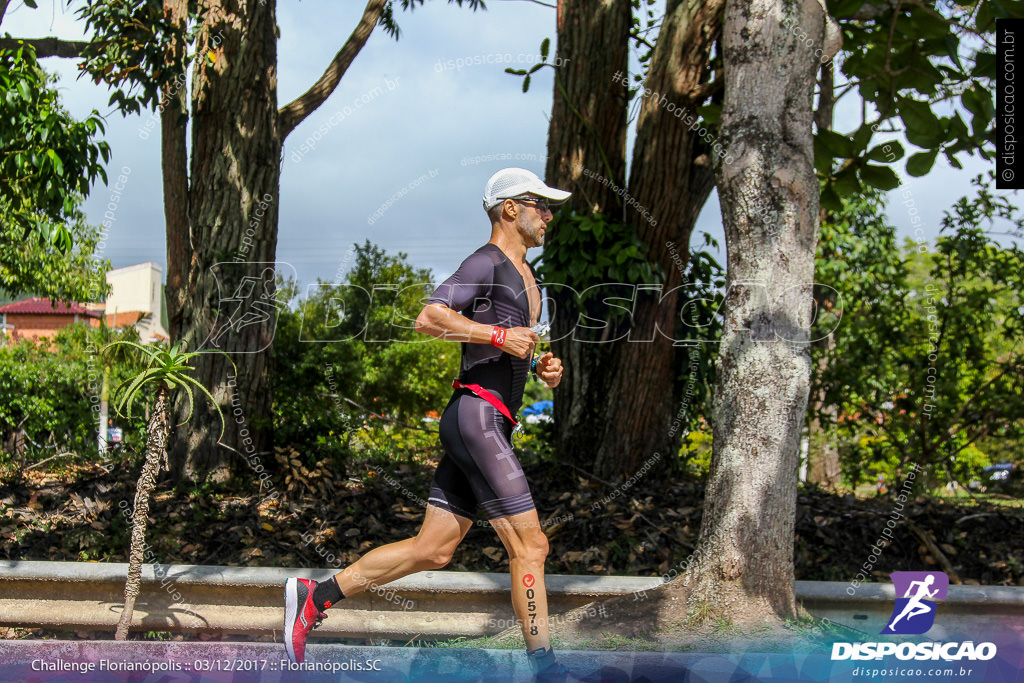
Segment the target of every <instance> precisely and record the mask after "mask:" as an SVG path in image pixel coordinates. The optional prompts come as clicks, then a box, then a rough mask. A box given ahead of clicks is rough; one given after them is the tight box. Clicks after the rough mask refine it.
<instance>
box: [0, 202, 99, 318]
mask: <svg viewBox="0 0 1024 683" xmlns="http://www.w3.org/2000/svg"><path fill="white" fill-rule="evenodd" d="M72 216H73V218H71V219H70V222H69V223H68V224H67V225H66V229H67V230H68V232H69V234H70V247H69V248H68V250H67V251H66V252H63V253H61V252H60V251H59V250H58V249H57V248H55V247H54V246H53V245H52V244H46V243H43V242H42V241H41V240H38V239H25V237H24V233H23V231H22V228H21V227H20V226H19V225H18V222H17V221H16V220H14V219H13V218H12V217H11V212H10V211H9V210H8V205H7V203H6V202H5V200H3V199H0V244H2V245H4V248H3V249H0V292H3V293H4V294H6V295H7V296H8V297H17V296H20V295H23V294H34V295H38V296H45V297H49V298H51V299H54V300H57V301H98V300H100V299H102V298H103V296H104V295H105V294H106V293H107V288H108V286H107V281H106V272H107V271H108V270H109V269H110V262H109V261H107V260H105V259H104V260H98V259H97V258H95V257H94V255H93V254H94V253H95V250H96V245H97V244H98V243H99V242H100V238H101V232H100V230H99V229H98V228H96V227H93V226H90V225H87V224H86V223H85V219H84V216H83V215H82V214H81V212H80V211H79V210H78V209H77V208H76V209H75V211H74V213H73V214H72Z"/></svg>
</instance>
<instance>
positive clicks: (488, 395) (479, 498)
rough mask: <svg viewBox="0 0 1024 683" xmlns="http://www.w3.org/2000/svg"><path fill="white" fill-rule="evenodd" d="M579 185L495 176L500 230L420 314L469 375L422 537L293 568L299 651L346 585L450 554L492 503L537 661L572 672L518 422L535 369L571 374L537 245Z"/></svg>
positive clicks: (544, 671) (551, 382) (456, 401)
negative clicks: (558, 638) (309, 575)
mask: <svg viewBox="0 0 1024 683" xmlns="http://www.w3.org/2000/svg"><path fill="white" fill-rule="evenodd" d="M569 196H570V193H569V192H566V191H564V190H557V189H555V188H552V187H548V186H547V185H546V184H545V183H544V182H543V181H542V180H541V179H540V178H538V177H537V176H536V175H535V174H533V173H531V172H530V171H526V170H524V169H520V168H506V169H504V170H502V171H499V172H497V173H495V174H494V175H493V176H491V178H490V180H488V181H487V184H486V186H485V189H484V198H483V203H484V209H485V210H486V211H487V216H488V218H489V219H490V222H491V239H490V241H489V242H487V244H485V245H484V246H482V247H480V248H479V249H477V250H476V251H475V252H474V253H473V254H471V255H470V256H469V257H468V258H467V259H466V260H465V261H463V262H462V265H461V266H459V269H458V270H457V271H456V272H455V274H454V275H452V276H451V277H450V278H448V279H447V280H446V281H445V282H444V283H443V284H441V286H439V287H438V288H437V290H435V291H434V293H433V294H432V295H431V297H430V298H429V299H428V301H427V305H426V306H424V308H423V311H422V312H421V313H420V315H419V317H418V318H417V319H416V329H417V330H418V331H420V332H423V333H424V334H429V335H431V336H433V337H438V338H440V339H446V340H450V341H460V342H462V365H461V372H460V376H459V379H458V380H456V381H455V382H454V383H453V386H454V387H455V389H456V390H455V392H454V393H453V394H452V397H451V400H450V401H449V402H448V406H447V407H446V408H445V411H444V414H443V415H442V417H441V422H440V437H441V444H442V446H443V447H444V456H443V457H442V458H441V462H440V463H439V464H438V466H437V471H436V473H435V475H434V481H433V483H432V485H431V488H430V496H429V499H428V501H427V511H426V515H425V517H424V519H423V525H422V526H421V527H420V530H419V534H418V535H417V536H416V537H415V538H409V539H406V540H404V541H399V542H397V543H391V544H388V545H385V546H382V547H380V548H375V549H374V550H371V551H370V552H368V553H367V554H366V555H364V556H363V557H361V558H359V560H357V561H356V562H355V563H353V564H352V565H350V566H348V567H346V568H345V569H344V570H343V571H341V572H340V573H338V574H336V575H335V576H333V577H332V578H331V579H329V580H327V581H324V582H322V583H317V582H316V581H311V580H309V579H299V578H291V579H288V581H287V583H286V584H285V606H286V609H285V645H286V647H287V649H288V655H289V657H291V658H292V659H293V660H295V661H299V662H301V661H303V658H304V655H305V649H306V638H307V636H308V634H309V632H310V631H311V630H312V629H313V628H315V627H316V625H317V624H318V623H319V621H320V619H322V618H324V617H326V616H327V615H326V614H325V610H327V609H328V608H330V607H332V606H334V605H336V604H337V603H338V601H339V600H341V599H342V598H344V597H345V596H350V595H354V594H355V593H358V592H360V591H362V590H365V589H366V588H369V587H373V586H380V585H383V584H386V583H388V582H390V581H394V580H395V579H398V578H401V577H403V576H406V575H408V574H412V573H414V572H420V571H427V570H432V569H440V568H442V567H444V566H445V565H446V564H448V562H449V561H450V560H451V558H452V554H453V553H454V552H455V548H456V547H457V546H458V545H459V543H460V542H461V541H462V539H463V538H464V537H465V535H466V532H467V531H469V528H470V526H471V525H472V524H473V519H474V517H475V516H476V513H477V510H478V508H480V509H482V510H483V512H484V514H485V515H486V516H487V519H488V520H489V521H490V523H491V526H492V527H493V528H494V530H495V531H497V533H498V536H499V537H500V538H501V542H502V543H503V544H504V545H505V549H506V550H507V551H508V554H509V558H510V563H509V564H510V570H511V574H512V606H513V608H514V609H515V613H516V617H517V618H518V620H519V622H520V623H521V624H522V629H523V636H524V638H525V639H526V649H527V655H528V656H529V660H530V664H531V667H532V669H533V671H534V672H535V673H537V674H538V680H564V676H565V675H566V671H565V669H564V667H562V666H561V664H559V663H558V662H556V661H555V656H554V653H553V652H552V650H551V647H550V641H549V638H548V609H547V593H546V592H545V588H544V560H545V558H546V557H547V554H548V540H547V537H546V536H545V535H544V532H543V531H542V530H541V527H540V520H539V518H538V515H537V509H536V508H535V507H534V503H533V497H532V496H531V494H530V488H529V486H528V485H527V482H526V477H525V475H524V474H523V470H522V467H520V465H519V461H518V460H517V459H516V456H515V454H514V453H513V452H512V446H511V434H512V428H513V416H514V415H516V413H517V412H518V411H519V407H520V405H521V404H522V399H523V389H524V387H525V385H526V380H527V376H528V374H530V372H533V373H534V374H535V375H536V376H537V377H538V378H539V379H540V380H541V381H543V382H544V383H545V384H547V385H548V386H549V387H552V388H554V387H556V386H558V383H559V382H560V381H561V379H562V363H561V361H560V360H559V359H557V358H555V357H554V356H553V354H551V353H545V354H544V355H543V356H540V357H539V358H534V357H533V351H534V348H535V345H536V344H537V342H538V341H540V338H539V337H538V336H537V334H536V333H534V332H533V331H532V330H531V329H530V328H531V327H532V326H534V325H536V324H537V322H538V319H539V318H540V313H541V297H540V292H539V290H538V288H537V285H536V281H535V280H534V277H533V272H532V270H531V269H530V267H529V265H527V263H526V250H527V249H529V248H530V247H539V246H541V245H543V244H544V232H545V230H546V228H547V224H548V221H550V220H551V218H552V213H551V208H550V203H552V202H554V203H560V202H563V201H565V200H566V199H568V198H569ZM460 313H461V314H462V315H460Z"/></svg>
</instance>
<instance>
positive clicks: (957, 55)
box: [815, 0, 1024, 210]
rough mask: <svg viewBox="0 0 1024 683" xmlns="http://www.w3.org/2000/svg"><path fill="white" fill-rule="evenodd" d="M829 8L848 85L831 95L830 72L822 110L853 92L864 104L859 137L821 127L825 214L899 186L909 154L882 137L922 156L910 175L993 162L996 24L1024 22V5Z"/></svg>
mask: <svg viewBox="0 0 1024 683" xmlns="http://www.w3.org/2000/svg"><path fill="white" fill-rule="evenodd" d="M828 7H829V11H830V13H831V14H832V15H833V16H834V17H835V18H836V19H837V20H838V22H839V24H840V26H841V27H842V31H843V53H842V58H841V59H840V60H839V62H838V69H836V71H837V72H838V75H839V76H840V77H841V78H842V79H843V80H842V81H841V82H838V83H835V87H836V88H837V89H838V93H832V92H829V91H828V90H827V88H828V87H830V86H831V85H832V83H833V75H832V74H828V76H827V77H824V76H825V72H826V71H830V70H832V69H833V65H832V64H830V63H829V64H825V66H824V69H823V80H822V89H823V92H822V94H821V98H822V99H821V100H820V101H819V102H822V101H823V102H824V103H825V106H826V108H827V109H828V111H831V106H832V103H833V102H834V100H838V99H841V98H842V97H843V96H844V95H846V94H847V93H849V92H854V91H855V92H856V94H857V95H859V97H860V99H861V101H862V103H863V104H862V107H861V112H862V116H861V121H860V123H859V124H858V125H857V126H856V127H855V128H854V129H852V130H849V131H845V132H833V131H831V130H828V129H827V127H825V126H823V125H822V121H819V123H818V133H817V135H816V136H815V165H816V167H817V169H818V172H819V173H820V174H822V175H823V177H825V178H826V179H827V180H828V182H827V183H826V185H825V187H824V189H823V191H822V195H821V202H822V206H824V207H825V208H827V209H829V210H838V209H840V207H841V203H840V201H839V198H840V197H849V196H852V195H854V194H859V193H860V192H861V191H863V190H864V189H865V188H877V189H880V190H892V189H894V188H896V187H897V186H898V185H899V179H898V177H897V175H896V173H895V172H894V171H893V169H892V165H894V164H895V163H897V162H900V161H902V160H903V158H904V156H905V155H906V151H905V150H904V149H903V147H902V145H900V144H899V143H897V142H888V143H883V144H873V143H874V142H875V140H876V134H877V133H879V132H886V131H888V130H894V131H902V132H903V133H904V135H905V136H906V139H907V141H908V142H910V144H912V145H914V146H915V147H916V148H918V150H917V151H912V153H911V154H910V156H909V157H908V158H907V159H906V162H905V169H906V172H907V173H908V174H909V175H911V176H923V175H926V174H927V173H928V172H929V171H930V170H931V168H932V165H933V164H934V163H935V159H936V158H937V156H938V155H939V153H942V154H943V156H944V157H945V158H946V159H947V161H948V162H949V164H950V165H951V166H953V167H954V168H962V165H961V163H960V157H961V156H962V155H963V154H965V153H966V154H968V155H971V154H975V153H977V154H978V155H979V156H980V157H981V158H982V159H986V160H988V159H994V158H995V156H994V155H995V146H994V140H995V138H994V136H995V116H994V114H995V108H994V106H993V103H992V94H991V93H992V92H993V91H994V89H995V78H996V55H995V20H996V19H997V18H1011V17H1013V18H1020V17H1024V6H1022V5H1021V3H1002V2H993V1H991V0H975V1H974V2H963V3H940V2H928V1H925V2H905V3H890V2H888V1H887V0H869V2H867V3H865V2H863V0H834V1H830V2H828ZM833 98H834V99H833ZM968 120H969V121H970V123H969V124H968V123H967V121H968Z"/></svg>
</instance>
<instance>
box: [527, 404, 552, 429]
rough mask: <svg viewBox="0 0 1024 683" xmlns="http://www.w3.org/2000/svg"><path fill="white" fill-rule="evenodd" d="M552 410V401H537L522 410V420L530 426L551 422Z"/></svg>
mask: <svg viewBox="0 0 1024 683" xmlns="http://www.w3.org/2000/svg"><path fill="white" fill-rule="evenodd" d="M554 410H555V403H554V401H537V402H536V403H532V404H530V405H528V406H526V407H525V408H523V420H524V421H525V422H528V423H530V424H536V423H538V422H551V413H553V412H554Z"/></svg>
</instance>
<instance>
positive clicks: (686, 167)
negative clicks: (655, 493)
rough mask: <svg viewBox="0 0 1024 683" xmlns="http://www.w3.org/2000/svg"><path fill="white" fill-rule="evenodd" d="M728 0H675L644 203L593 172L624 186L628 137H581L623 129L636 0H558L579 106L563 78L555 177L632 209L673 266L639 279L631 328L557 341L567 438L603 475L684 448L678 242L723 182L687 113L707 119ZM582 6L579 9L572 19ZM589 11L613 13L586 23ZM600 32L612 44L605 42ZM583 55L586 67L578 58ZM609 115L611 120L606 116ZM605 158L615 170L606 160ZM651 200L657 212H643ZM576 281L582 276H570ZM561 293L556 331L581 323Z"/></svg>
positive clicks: (592, 199) (636, 177)
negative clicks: (591, 339) (598, 8)
mask: <svg viewBox="0 0 1024 683" xmlns="http://www.w3.org/2000/svg"><path fill="white" fill-rule="evenodd" d="M625 4H628V3H625ZM722 4H723V3H722V0H712V1H710V2H700V1H699V0H687V1H686V2H683V1H681V0H673V1H672V2H670V3H669V7H668V13H667V14H666V17H665V20H664V23H663V24H662V28H661V32H660V35H659V37H658V42H657V44H656V46H655V49H654V52H653V54H652V58H651V67H650V72H649V74H648V77H647V81H646V82H645V84H644V85H645V89H646V92H648V93H652V94H653V93H657V96H656V97H655V96H649V97H645V98H644V99H643V102H642V105H641V108H640V116H639V123H638V129H637V141H636V144H635V146H634V150H633V166H632V169H631V172H630V180H629V188H628V197H631V198H632V199H633V200H635V204H634V207H642V208H624V207H628V202H627V200H626V199H620V195H619V194H617V193H615V192H614V190H615V189H616V188H615V187H606V186H605V184H604V183H603V182H602V179H601V178H599V177H594V174H600V176H602V177H605V178H608V179H609V180H610V181H611V183H609V185H611V184H612V183H614V185H615V186H617V187H618V188H623V187H624V184H623V180H622V177H621V176H620V175H618V173H619V169H620V168H622V165H623V164H624V162H623V164H619V163H618V157H613V155H612V154H611V151H612V150H624V146H616V145H614V144H612V143H611V142H606V143H603V144H602V149H604V150H605V151H606V154H605V155H604V156H601V155H599V154H598V150H596V149H590V148H587V147H586V145H584V144H581V143H580V142H579V141H580V140H588V139H593V138H594V136H595V133H592V132H591V131H592V130H593V131H596V135H602V136H607V137H608V138H612V139H613V140H615V141H617V140H618V139H619V137H618V136H619V135H620V131H621V134H622V137H623V139H624V133H625V127H626V122H625V114H626V110H627V104H626V98H625V92H624V88H620V87H618V86H617V85H616V84H615V82H613V81H612V76H614V75H615V74H616V73H617V72H618V73H622V74H625V73H626V69H625V66H624V57H623V56H622V55H620V54H619V53H618V52H617V48H618V47H619V46H622V48H623V49H625V46H626V44H627V42H628V21H629V17H628V15H627V14H625V13H626V12H627V11H628V8H626V9H625V10H624V9H623V8H621V7H616V8H615V11H616V13H615V14H614V17H615V21H614V22H612V21H608V18H607V17H604V16H603V15H601V14H600V13H595V12H594V11H593V9H592V7H591V6H590V5H591V3H586V2H579V1H574V2H565V1H563V2H560V3H559V23H558V55H559V56H560V57H562V58H563V59H565V60H569V61H568V62H567V63H568V64H569V65H570V67H569V68H563V69H562V70H561V71H560V72H559V73H560V74H561V77H562V79H564V80H563V82H564V89H565V92H566V93H568V94H569V98H570V101H571V103H572V104H573V105H574V106H572V107H569V106H568V105H567V104H566V103H565V101H564V96H563V93H562V91H561V89H560V87H559V82H558V81H556V85H555V106H554V107H553V108H552V117H551V126H550V128H549V136H548V149H549V161H548V168H547V173H548V182H549V183H551V184H554V185H555V186H558V187H562V186H564V187H566V188H567V189H571V190H573V191H574V192H575V193H576V195H575V196H574V197H573V202H574V204H573V208H575V209H577V210H579V211H602V212H604V213H606V214H608V215H611V216H615V217H621V218H624V219H625V220H627V221H628V222H629V223H630V224H631V225H632V226H633V227H634V229H635V230H636V232H637V234H638V236H639V237H640V238H641V239H642V240H643V241H644V242H646V244H647V245H648V247H649V248H650V251H649V258H650V259H651V260H652V261H654V262H656V263H658V264H659V265H660V266H661V268H662V270H663V271H664V272H665V274H666V281H665V282H664V283H661V288H660V289H659V288H658V284H657V283H655V284H654V289H653V290H649V289H648V290H640V291H638V294H637V296H636V300H635V303H634V305H633V317H632V320H631V321H630V327H631V330H630V334H629V338H628V340H625V339H624V340H622V341H618V342H611V343H586V342H580V341H574V340H573V339H572V338H571V337H570V338H567V339H565V340H563V341H560V342H553V344H552V346H553V349H554V351H555V354H556V355H558V356H560V357H561V358H562V359H563V361H564V362H565V365H566V378H565V380H563V382H562V384H561V385H560V386H559V388H558V389H556V390H555V399H556V400H555V420H556V422H557V424H558V426H559V427H558V442H559V443H558V450H559V452H560V453H561V454H563V456H564V457H566V458H567V459H568V460H570V461H571V462H574V463H576V464H578V465H580V466H581V467H584V468H586V469H592V470H593V471H594V472H595V473H596V474H598V475H599V476H601V477H607V478H614V477H619V476H629V475H630V474H631V473H634V472H636V471H637V470H638V469H639V468H640V466H641V465H642V464H643V463H644V462H645V461H649V460H650V459H651V458H653V457H654V456H655V454H661V455H662V456H671V455H674V454H675V452H676V451H677V450H678V446H679V439H680V438H681V436H682V431H679V430H673V429H672V428H671V427H672V423H673V419H674V417H675V416H676V414H677V413H678V411H679V409H680V408H681V404H680V401H679V398H680V396H681V395H682V393H683V392H682V385H683V383H682V382H679V381H677V375H678V367H679V365H680V353H679V352H678V351H677V349H676V348H674V347H673V344H672V341H671V339H672V337H673V336H674V335H675V333H676V329H677V324H676V321H677V320H678V313H679V309H680V306H681V304H682V302H680V301H679V297H678V293H673V292H672V290H674V289H675V288H676V287H678V286H679V285H680V284H681V283H682V277H681V276H682V273H681V272H680V269H679V268H678V267H677V266H676V264H675V262H674V261H673V258H672V252H671V251H670V250H669V246H670V244H669V243H671V246H672V247H674V249H675V250H677V251H678V252H679V253H681V254H683V255H684V256H685V255H686V254H688V252H689V241H690V232H691V231H692V229H693V226H694V224H695V223H696V220H697V216H698V215H699V213H700V210H701V208H702V207H703V205H704V202H705V201H706V200H707V198H708V195H709V194H710V192H711V189H712V188H713V187H714V182H713V181H714V175H713V172H712V160H711V156H710V155H709V154H708V152H709V147H710V145H709V144H708V136H707V135H705V137H704V138H701V137H699V136H698V135H697V134H696V132H697V131H696V130H690V126H689V125H688V124H687V123H684V117H685V116H686V115H687V114H688V115H690V116H692V117H693V119H692V120H697V119H698V118H699V117H697V115H696V107H697V106H699V105H701V104H702V103H704V102H705V101H706V100H707V98H708V97H709V96H710V94H711V92H712V91H711V90H710V89H708V88H707V80H708V74H709V70H708V65H709V63H710V59H711V52H712V48H713V46H714V43H715V40H716V38H717V36H718V31H719V27H720V25H721V10H722ZM610 11H611V10H608V12H609V13H610ZM573 17H581V18H580V19H577V20H576V21H575V22H574V21H573ZM583 18H586V20H589V21H592V22H593V21H597V20H598V19H604V20H606V21H608V23H607V25H601V26H588V25H586V24H585V23H583V22H584V19H583ZM581 26H582V27H583V28H585V29H586V30H585V31H584V32H583V35H577V34H576V33H575V32H574V31H576V30H578V29H579V27H581ZM613 27H614V29H615V31H614V32H613V31H612V28H613ZM599 42H600V43H602V44H603V49H602V48H601V47H599V46H596V45H595V43H599ZM601 60H604V61H601ZM580 62H582V63H583V64H585V65H586V68H585V69H584V68H582V67H576V68H572V67H573V65H576V64H578V63H580ZM595 64H599V65H600V68H598V67H597V66H595ZM602 96H603V99H599V97H602ZM598 102H602V105H603V108H601V107H598ZM612 107H619V110H618V112H619V114H620V115H621V118H615V117H613V116H612V115H611V114H610V113H608V109H610V108H612ZM574 110H575V111H574ZM576 111H578V112H580V113H581V114H582V115H583V116H584V118H586V119H587V121H588V122H590V123H591V125H590V126H589V127H588V126H584V125H582V124H581V123H579V117H578V116H577V115H576V113H575V112H576ZM613 121H614V122H615V124H614V125H613V123H612V122H613ZM619 121H621V128H619V127H618V126H619V123H618V122H619ZM599 124H601V125H603V126H604V128H603V129H602V128H598V125H599ZM574 125H575V126H576V128H575V129H574V128H573V126H574ZM705 133H706V131H705ZM602 139H604V138H602ZM605 159H607V160H608V161H607V163H606V161H605ZM581 168H588V169H589V170H590V174H589V175H587V176H582V175H581ZM605 168H608V169H610V171H611V173H612V175H607V174H608V173H609V171H607V170H602V169H605ZM574 169H575V172H574V173H573V170H574ZM644 210H646V211H647V214H648V216H647V217H645V216H643V215H642V214H643V211H644ZM558 233H559V231H557V230H556V231H553V232H552V235H551V237H550V242H549V244H550V246H551V247H553V248H558V245H559V244H560V243H561V242H560V240H567V239H568V237H569V235H565V234H563V235H559V234H558ZM567 284H569V285H571V286H574V287H575V285H574V283H572V282H568V283H567ZM635 284H648V283H635ZM577 289H579V288H578V287H577ZM551 295H552V298H553V299H555V302H556V305H557V306H558V308H557V310H558V311H559V312H560V315H564V317H563V318H562V319H561V320H558V318H557V317H556V320H554V321H553V323H552V327H553V330H552V337H553V338H555V339H557V338H559V337H562V336H565V335H566V334H567V332H568V330H570V329H572V326H573V325H575V323H576V319H577V316H578V311H577V310H576V309H575V307H574V306H572V302H570V301H567V300H565V299H567V297H565V296H564V295H562V294H560V293H558V292H552V293H551ZM658 329H660V330H661V331H662V333H663V334H662V333H659V332H657V330H658ZM663 335H664V336H663ZM637 378H643V381H641V382H638V381H637ZM667 460H668V458H661V459H659V460H656V461H655V462H665V461H667Z"/></svg>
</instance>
